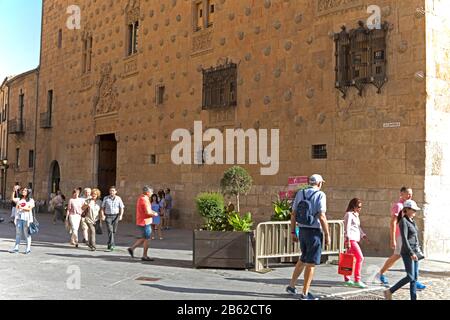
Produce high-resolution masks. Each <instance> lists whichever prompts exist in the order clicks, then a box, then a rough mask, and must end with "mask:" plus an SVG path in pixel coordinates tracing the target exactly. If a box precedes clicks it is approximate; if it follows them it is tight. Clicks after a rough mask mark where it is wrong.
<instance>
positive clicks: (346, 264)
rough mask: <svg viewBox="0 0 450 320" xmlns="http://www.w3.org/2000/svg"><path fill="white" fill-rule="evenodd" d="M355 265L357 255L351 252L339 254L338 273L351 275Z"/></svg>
mask: <svg viewBox="0 0 450 320" xmlns="http://www.w3.org/2000/svg"><path fill="white" fill-rule="evenodd" d="M354 266H355V256H354V255H353V254H351V253H340V254H339V265H338V274H341V275H343V276H351V275H352V274H353V268H354Z"/></svg>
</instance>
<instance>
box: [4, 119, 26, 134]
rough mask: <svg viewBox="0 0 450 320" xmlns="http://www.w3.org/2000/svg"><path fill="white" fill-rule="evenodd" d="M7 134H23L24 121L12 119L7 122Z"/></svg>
mask: <svg viewBox="0 0 450 320" xmlns="http://www.w3.org/2000/svg"><path fill="white" fill-rule="evenodd" d="M8 133H10V134H21V133H25V120H23V119H14V120H9V121H8Z"/></svg>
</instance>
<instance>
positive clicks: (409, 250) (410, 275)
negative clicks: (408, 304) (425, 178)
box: [384, 200, 424, 300]
mask: <svg viewBox="0 0 450 320" xmlns="http://www.w3.org/2000/svg"><path fill="white" fill-rule="evenodd" d="M419 210H420V208H419V207H418V206H417V204H416V202H415V201H414V200H406V201H405V202H404V203H403V209H402V212H401V214H399V218H398V224H399V227H400V235H401V237H402V243H403V245H402V249H401V251H400V255H401V257H402V259H403V263H404V264H405V270H406V277H404V278H403V279H401V280H400V281H399V282H397V283H396V284H395V285H394V286H393V287H391V288H390V289H387V290H386V291H384V296H385V298H386V300H392V294H393V293H395V292H396V291H397V290H398V289H400V288H401V287H403V286H404V285H405V284H407V283H408V282H409V283H410V289H409V291H410V295H411V300H417V294H416V289H417V288H416V282H417V277H418V273H419V260H420V259H423V258H424V256H423V253H422V251H421V250H420V244H419V230H418V229H417V225H416V222H415V221H414V217H415V215H416V211H419Z"/></svg>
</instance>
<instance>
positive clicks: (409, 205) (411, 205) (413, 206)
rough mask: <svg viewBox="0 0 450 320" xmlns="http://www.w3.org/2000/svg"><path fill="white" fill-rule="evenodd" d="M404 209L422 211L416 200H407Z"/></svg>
mask: <svg viewBox="0 0 450 320" xmlns="http://www.w3.org/2000/svg"><path fill="white" fill-rule="evenodd" d="M403 208H410V209H413V210H416V211H418V210H421V209H420V208H419V207H418V206H417V203H416V202H415V201H414V200H406V201H405V202H404V203H403Z"/></svg>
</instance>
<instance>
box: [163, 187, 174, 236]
mask: <svg viewBox="0 0 450 320" xmlns="http://www.w3.org/2000/svg"><path fill="white" fill-rule="evenodd" d="M164 202H165V210H164V218H163V222H164V226H165V229H166V230H169V229H170V214H171V211H172V208H173V198H172V195H171V194H170V189H169V188H167V189H166V193H165V195H164Z"/></svg>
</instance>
